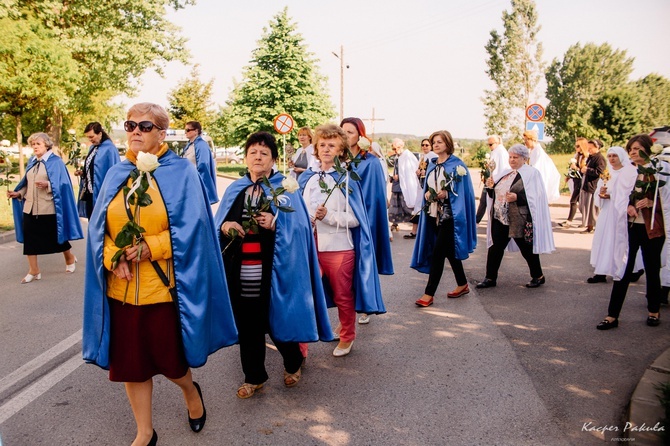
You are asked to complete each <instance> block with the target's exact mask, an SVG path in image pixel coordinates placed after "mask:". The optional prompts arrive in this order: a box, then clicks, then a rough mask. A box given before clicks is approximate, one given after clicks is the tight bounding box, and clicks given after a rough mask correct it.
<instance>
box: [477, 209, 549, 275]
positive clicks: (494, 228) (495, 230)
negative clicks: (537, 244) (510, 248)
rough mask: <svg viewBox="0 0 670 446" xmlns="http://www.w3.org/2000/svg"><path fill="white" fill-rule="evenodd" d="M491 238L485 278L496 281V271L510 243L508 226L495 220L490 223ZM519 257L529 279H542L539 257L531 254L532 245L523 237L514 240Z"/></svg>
mask: <svg viewBox="0 0 670 446" xmlns="http://www.w3.org/2000/svg"><path fill="white" fill-rule="evenodd" d="M491 238H492V239H493V245H491V247H490V248H489V251H488V253H487V255H486V278H487V279H490V280H497V279H498V270H499V269H500V264H501V263H502V259H503V256H504V255H505V248H506V247H507V244H508V243H509V241H510V236H509V226H508V225H504V224H502V223H500V222H499V221H498V220H497V219H495V218H494V219H493V220H492V221H491ZM514 241H515V242H516V244H517V246H518V247H519V250H520V251H521V255H522V256H523V258H524V259H526V263H527V264H528V269H529V270H530V277H532V278H533V279H539V278H540V277H542V265H541V264H540V255H539V254H533V244H532V243H527V242H526V240H525V239H524V238H523V237H519V238H515V239H514Z"/></svg>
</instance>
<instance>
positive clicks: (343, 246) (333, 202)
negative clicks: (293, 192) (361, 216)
mask: <svg viewBox="0 0 670 446" xmlns="http://www.w3.org/2000/svg"><path fill="white" fill-rule="evenodd" d="M333 171H334V169H332V168H331V169H330V170H329V171H328V172H333ZM319 178H320V177H319V175H318V174H315V175H313V176H312V177H311V178H310V179H309V181H307V184H306V185H305V189H304V190H303V193H302V195H303V198H304V199H305V204H306V205H307V210H308V212H309V215H310V216H311V217H312V218H313V217H314V215H315V213H316V208H317V207H318V206H319V205H320V204H323V202H324V201H326V196H327V195H328V194H327V193H326V192H324V191H322V190H321V186H320V185H319ZM323 180H324V182H325V183H326V185H327V186H328V189H332V188H333V187H335V179H334V178H333V177H332V176H330V175H324V176H323ZM345 189H346V188H345ZM326 209H328V212H327V213H326V216H325V217H324V218H323V220H316V233H317V248H318V251H319V252H327V251H350V250H352V249H354V244H353V241H352V238H351V230H350V229H349V228H355V227H357V226H359V222H358V219H356V216H354V212H353V211H352V210H351V207H349V203H348V202H347V199H346V197H345V196H344V193H343V191H341V190H335V191H333V193H332V194H331V196H330V198H328V201H327V202H326Z"/></svg>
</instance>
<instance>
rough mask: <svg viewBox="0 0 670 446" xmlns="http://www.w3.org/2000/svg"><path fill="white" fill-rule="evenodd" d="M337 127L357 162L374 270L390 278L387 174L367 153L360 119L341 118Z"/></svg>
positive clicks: (366, 138)
mask: <svg viewBox="0 0 670 446" xmlns="http://www.w3.org/2000/svg"><path fill="white" fill-rule="evenodd" d="M340 127H342V129H343V130H344V132H345V133H346V134H347V142H348V144H349V150H351V153H352V155H354V157H355V158H356V159H357V160H359V162H358V164H356V163H354V165H353V168H354V170H355V171H356V173H357V174H358V176H360V177H361V180H360V182H359V183H360V187H361V189H362V191H363V203H364V204H365V210H366V212H367V215H368V222H369V226H370V236H371V237H372V243H373V246H374V251H375V259H376V262H377V271H379V274H384V275H391V274H393V253H392V252H391V243H390V242H391V240H390V233H389V226H388V214H387V206H386V178H387V172H384V169H383V168H382V165H381V164H380V162H379V160H378V159H377V158H376V157H375V156H374V155H371V154H370V152H368V151H367V148H369V147H370V140H369V139H368V137H367V136H366V134H365V125H364V124H363V121H361V120H360V119H359V118H344V119H343V120H342V122H341V123H340ZM359 144H360V145H363V146H364V147H365V148H362V147H361V146H360V145H359Z"/></svg>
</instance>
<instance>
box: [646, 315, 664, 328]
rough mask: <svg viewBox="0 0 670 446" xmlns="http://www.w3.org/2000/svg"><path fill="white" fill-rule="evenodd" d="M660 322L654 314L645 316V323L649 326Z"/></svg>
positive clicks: (656, 325)
mask: <svg viewBox="0 0 670 446" xmlns="http://www.w3.org/2000/svg"><path fill="white" fill-rule="evenodd" d="M660 323H661V320H660V319H659V318H658V317H656V316H649V317H648V318H647V325H649V326H650V327H658V326H659V325H660Z"/></svg>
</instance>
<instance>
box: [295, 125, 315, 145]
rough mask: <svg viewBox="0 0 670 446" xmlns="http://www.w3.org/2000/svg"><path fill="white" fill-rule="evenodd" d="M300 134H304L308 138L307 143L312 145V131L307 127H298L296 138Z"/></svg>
mask: <svg viewBox="0 0 670 446" xmlns="http://www.w3.org/2000/svg"><path fill="white" fill-rule="evenodd" d="M301 133H304V134H306V135H307V136H309V143H310V144H312V142H313V141H314V133H312V129H310V128H309V127H300V129H298V136H300V134H301Z"/></svg>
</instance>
